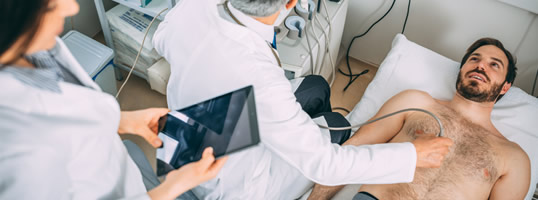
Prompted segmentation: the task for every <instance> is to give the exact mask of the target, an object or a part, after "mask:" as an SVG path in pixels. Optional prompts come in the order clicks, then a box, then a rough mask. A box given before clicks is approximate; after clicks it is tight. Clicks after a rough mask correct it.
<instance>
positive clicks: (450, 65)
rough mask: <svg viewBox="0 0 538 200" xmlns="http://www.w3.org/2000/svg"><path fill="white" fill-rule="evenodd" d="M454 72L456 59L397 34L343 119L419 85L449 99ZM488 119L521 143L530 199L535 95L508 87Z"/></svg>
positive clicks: (348, 191) (357, 117)
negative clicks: (527, 164)
mask: <svg viewBox="0 0 538 200" xmlns="http://www.w3.org/2000/svg"><path fill="white" fill-rule="evenodd" d="M458 72H459V62H456V61H453V60H450V59H448V58H446V57H444V56H442V55H440V54H438V53H436V52H433V51H431V50H429V49H427V48H424V47H422V46H420V45H418V44H416V43H414V42H411V41H409V40H407V38H406V37H405V36H404V35H401V34H398V35H396V37H395V38H394V40H393V42H392V49H391V51H390V52H389V53H388V55H387V57H386V58H385V60H384V61H383V63H381V65H380V67H379V69H378V71H377V74H376V76H375V77H374V79H373V81H372V82H371V83H370V84H369V85H368V88H367V89H366V91H365V93H364V95H363V97H362V99H361V100H360V101H359V103H358V104H357V105H356V106H355V108H354V109H353V110H352V111H351V113H350V114H349V115H348V116H347V118H348V120H349V121H350V123H351V124H358V123H362V122H365V121H366V120H368V119H370V118H371V117H372V116H374V114H375V113H377V111H378V110H379V108H380V107H381V106H382V105H383V104H384V103H385V101H387V100H388V99H389V98H390V97H392V96H394V95H396V94H397V93H399V92H401V91H403V90H406V89H418V90H422V91H425V92H428V93H429V94H430V95H432V96H433V97H434V98H437V99H443V100H449V99H452V97H453V95H454V94H455V92H456V88H455V84H456V76H457V74H458ZM491 120H492V121H493V124H494V125H495V127H496V128H497V129H498V130H499V131H500V132H501V133H503V135H504V136H505V137H506V138H508V139H509V140H511V141H513V142H516V143H517V144H519V145H520V146H521V147H522V148H523V150H525V152H526V153H527V154H528V156H529V158H530V160H531V169H532V180H531V186H530V188H529V193H528V195H527V198H526V199H531V197H532V194H533V193H534V190H535V188H536V183H537V182H538V175H537V170H538V99H537V98H535V97H532V96H530V95H529V94H527V93H525V92H524V91H522V90H521V89H519V88H517V87H512V88H511V89H510V90H509V91H508V92H507V93H506V95H505V96H504V97H503V98H502V99H501V100H499V102H497V103H496V104H495V106H494V108H493V112H492V116H491ZM358 188H359V186H358V185H350V186H346V188H345V189H344V190H343V191H341V192H340V193H339V194H338V195H336V196H335V198H334V199H351V197H353V195H355V193H356V191H357V189H358Z"/></svg>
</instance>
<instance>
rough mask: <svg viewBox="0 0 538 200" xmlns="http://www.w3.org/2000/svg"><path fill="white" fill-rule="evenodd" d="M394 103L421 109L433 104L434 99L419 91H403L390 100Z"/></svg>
mask: <svg viewBox="0 0 538 200" xmlns="http://www.w3.org/2000/svg"><path fill="white" fill-rule="evenodd" d="M391 100H392V101H394V103H398V104H404V105H407V106H415V107H423V106H428V105H431V104H432V103H435V99H434V98H433V97H432V96H431V95H430V94H428V93H427V92H424V91H421V90H404V91H401V92H400V93H398V94H396V95H394V96H393V97H392V98H391Z"/></svg>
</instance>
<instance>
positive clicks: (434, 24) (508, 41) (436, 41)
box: [342, 0, 538, 93]
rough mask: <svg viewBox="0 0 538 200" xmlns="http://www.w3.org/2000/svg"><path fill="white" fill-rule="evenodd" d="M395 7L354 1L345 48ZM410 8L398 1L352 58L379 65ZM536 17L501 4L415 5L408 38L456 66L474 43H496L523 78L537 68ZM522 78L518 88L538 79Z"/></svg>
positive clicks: (424, 1) (474, 0)
mask: <svg viewBox="0 0 538 200" xmlns="http://www.w3.org/2000/svg"><path fill="white" fill-rule="evenodd" d="M391 3H392V1H391V0H385V1H379V0H350V2H349V10H348V14H347V19H346V28H345V30H344V36H343V39H342V45H344V47H345V48H346V49H347V46H348V45H349V42H350V41H351V38H352V37H353V36H355V35H358V34H360V33H363V32H364V31H366V29H367V28H368V27H369V26H370V25H371V24H372V23H373V22H375V21H376V20H377V19H379V18H380V17H381V16H382V15H383V14H384V13H385V12H386V10H387V9H388V8H389V7H390V4H391ZM407 3H408V1H396V4H395V5H394V8H393V10H392V11H391V12H390V13H389V14H388V15H387V16H386V17H385V19H383V20H382V21H381V22H379V23H378V24H377V25H376V26H375V27H374V28H373V29H372V30H370V32H369V33H368V34H367V35H366V36H364V37H362V38H359V39H356V40H355V42H354V43H353V47H352V49H351V53H350V56H352V57H354V58H357V59H359V60H362V61H365V62H368V63H372V64H374V65H379V64H380V63H381V61H382V60H383V58H384V57H385V55H386V54H387V53H388V51H389V50H390V45H391V42H392V38H393V37H394V35H395V34H396V33H399V32H401V30H402V26H403V22H404V20H405V14H406V10H407ZM536 3H537V4H538V1H536ZM536 16H537V15H536V14H533V13H530V12H528V11H525V10H523V9H520V8H516V7H513V6H510V5H507V4H505V3H502V2H499V1H497V0H448V1H447V0H412V1H411V11H410V14H409V19H408V22H407V27H406V30H405V35H406V37H407V38H408V39H409V40H412V41H414V42H416V43H418V44H420V45H422V46H425V47H427V48H429V49H432V50H434V51H436V52H438V53H440V54H442V55H445V56H447V57H449V58H451V59H453V60H456V61H460V60H461V58H462V57H463V55H464V53H465V50H466V49H467V47H468V46H469V45H470V44H471V43H472V42H474V41H475V40H477V39H479V38H481V37H493V38H497V39H499V40H500V41H502V42H503V44H504V45H505V47H506V48H507V49H508V50H510V51H511V52H512V53H514V54H515V55H516V57H517V59H518V68H519V72H525V71H528V69H529V68H530V67H531V66H533V65H535V64H537V63H538V53H537V52H538V19H536V18H537V17H536ZM520 77H524V76H521V75H518V77H517V79H516V85H517V83H518V82H524V83H527V82H528V83H529V84H531V85H532V83H530V82H531V81H534V76H533V77H532V80H528V78H527V79H523V78H520ZM520 79H522V80H520ZM523 89H525V88H523ZM526 91H527V92H529V91H530V88H529V89H528V90H526ZM529 93H530V92H529Z"/></svg>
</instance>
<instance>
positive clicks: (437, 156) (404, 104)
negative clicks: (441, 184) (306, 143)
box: [309, 90, 452, 199]
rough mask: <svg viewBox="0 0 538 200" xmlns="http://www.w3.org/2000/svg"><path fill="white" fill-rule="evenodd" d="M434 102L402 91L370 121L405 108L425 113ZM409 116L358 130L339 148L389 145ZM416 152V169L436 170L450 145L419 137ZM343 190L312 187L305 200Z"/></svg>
mask: <svg viewBox="0 0 538 200" xmlns="http://www.w3.org/2000/svg"><path fill="white" fill-rule="evenodd" d="M434 103H435V100H434V99H433V98H432V97H431V96H430V95H429V94H427V93H425V92H422V91H417V90H406V91H403V92H400V93H399V94H397V95H395V96H393V97H392V98H390V99H389V100H388V101H387V102H385V104H384V105H383V106H382V107H381V109H379V112H378V113H377V114H376V115H375V116H374V117H373V118H372V119H375V118H378V117H381V116H383V115H386V114H389V113H392V112H395V111H398V110H402V109H405V108H423V109H428V108H429V107H430V105H433V104H434ZM408 115H409V112H405V113H400V114H397V115H394V116H391V117H388V118H385V119H383V120H380V121H377V122H374V123H372V124H368V125H365V126H362V127H361V128H360V129H359V130H358V131H357V132H356V133H355V134H354V135H353V136H352V137H351V138H349V140H348V141H346V142H345V143H344V144H343V145H356V146H357V145H364V144H378V143H386V142H388V141H390V140H391V139H392V138H393V137H394V136H396V134H398V132H400V130H401V128H402V126H403V124H404V122H405V119H406V118H407V116H408ZM413 144H414V145H415V148H416V150H417V167H430V168H431V167H440V166H441V162H442V160H443V158H444V155H446V154H447V153H448V148H449V147H450V146H451V145H452V140H450V139H448V138H438V137H435V136H422V137H418V138H417V139H416V140H415V141H413ZM342 188H343V186H322V185H318V184H316V185H315V186H314V188H313V190H312V194H310V197H309V199H329V198H331V197H332V196H334V195H335V194H336V193H337V192H338V191H340V190H341V189H342Z"/></svg>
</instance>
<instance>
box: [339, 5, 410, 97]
mask: <svg viewBox="0 0 538 200" xmlns="http://www.w3.org/2000/svg"><path fill="white" fill-rule="evenodd" d="M395 3H396V0H393V1H392V4H391V5H390V8H389V9H388V10H387V12H385V14H384V15H383V16H382V17H381V18H379V19H378V20H377V21H376V22H374V23H373V24H372V25H371V26H370V27H369V28H368V30H366V32H364V33H362V34H360V35H357V36H355V37H353V39H351V43H350V44H349V47H348V48H347V52H346V64H347V69H348V70H349V74H346V73H344V72H343V71H342V70H340V69H338V71H339V72H340V73H341V74H343V75H345V76H347V77H349V82H348V84H347V85H346V87H344V91H346V90H347V88H348V87H349V86H350V85H351V84H352V83H353V82H355V80H357V78H359V76H361V75H363V74H366V73H368V70H367V69H366V70H363V71H362V72H361V73H358V74H353V72H352V71H351V67H350V65H349V52H350V51H351V45H353V42H354V41H355V39H357V38H360V37H362V36H364V35H366V34H367V33H368V32H369V31H370V29H372V28H373V27H374V26H375V25H376V24H377V23H378V22H379V21H381V20H382V19H383V18H385V16H387V14H389V12H390V11H391V10H392V8H393V7H394V4H395ZM410 10H411V0H409V1H408V3H407V13H406V15H405V21H404V24H403V27H402V34H403V33H404V32H405V27H406V26H407V19H408V18H409V11H410Z"/></svg>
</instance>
